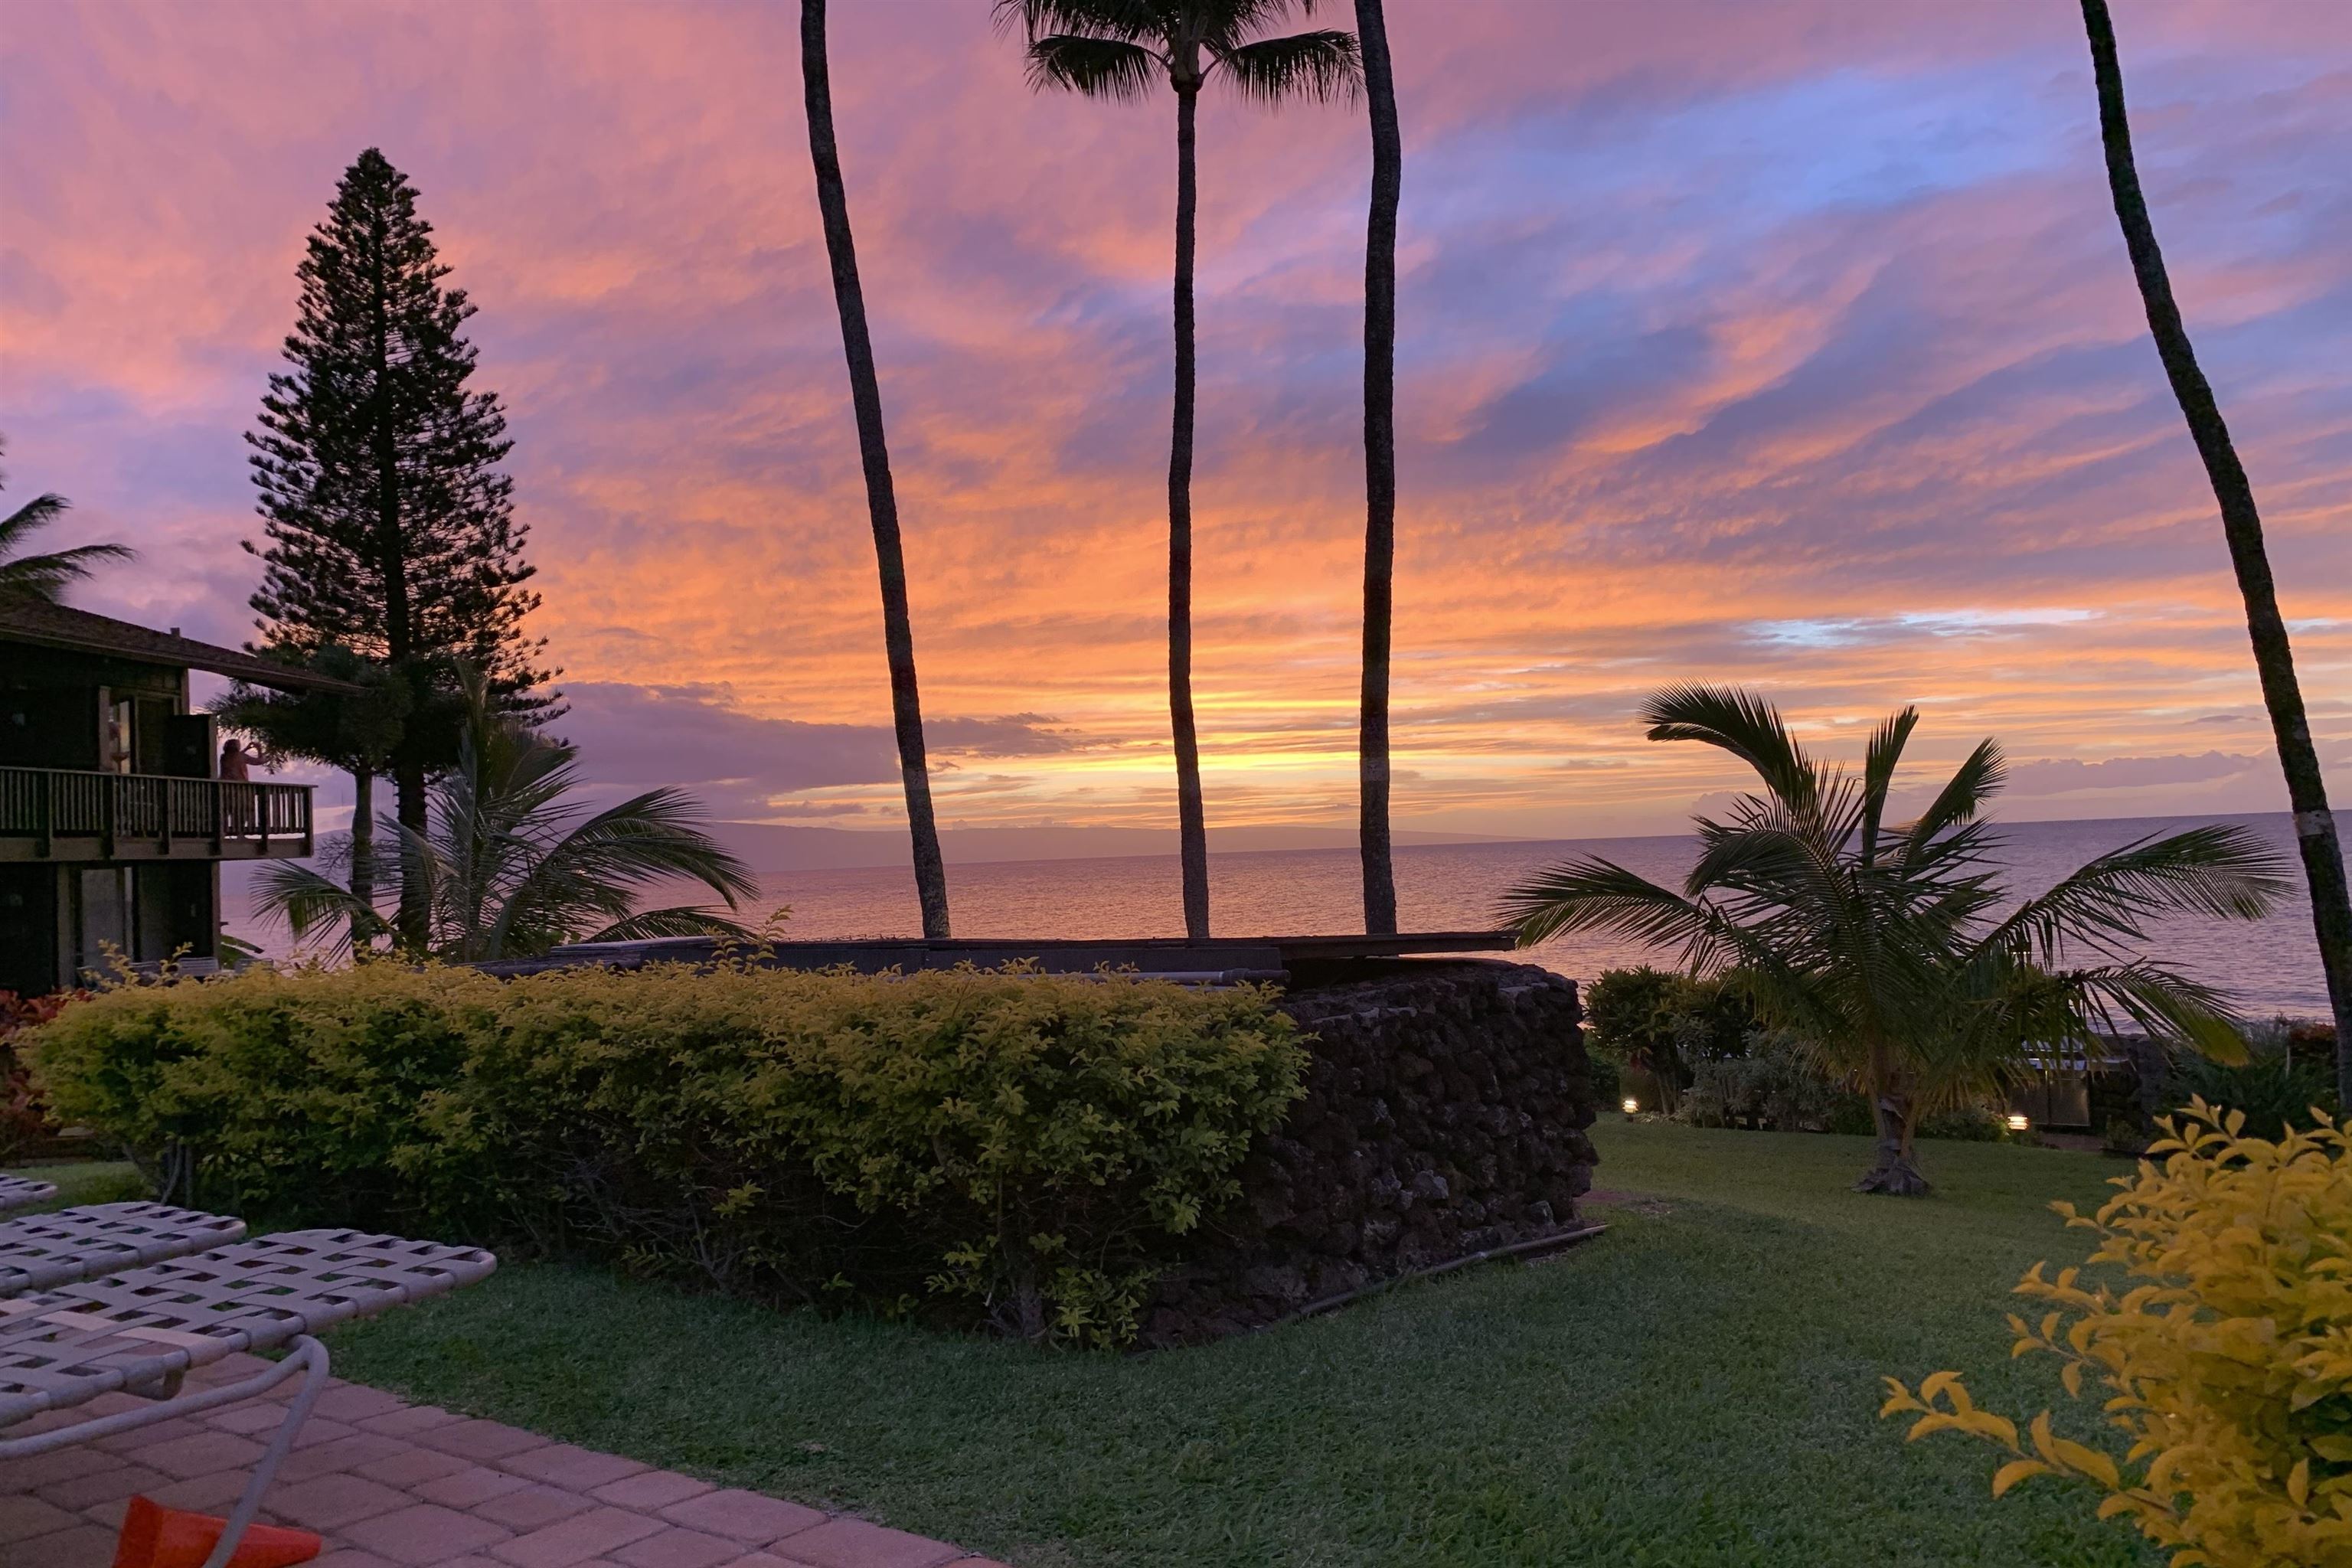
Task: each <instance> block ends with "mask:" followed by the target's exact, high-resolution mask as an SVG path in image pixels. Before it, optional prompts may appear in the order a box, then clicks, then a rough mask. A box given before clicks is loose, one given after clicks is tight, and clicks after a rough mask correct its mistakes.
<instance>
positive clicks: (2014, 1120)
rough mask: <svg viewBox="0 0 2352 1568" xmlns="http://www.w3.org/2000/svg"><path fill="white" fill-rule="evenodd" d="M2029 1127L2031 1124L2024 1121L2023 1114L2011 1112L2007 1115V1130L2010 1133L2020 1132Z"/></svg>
mask: <svg viewBox="0 0 2352 1568" xmlns="http://www.w3.org/2000/svg"><path fill="white" fill-rule="evenodd" d="M2031 1125H2032V1123H2031V1122H2029V1121H2026V1120H2025V1112H2023V1111H2021V1110H2012V1111H2011V1112H2010V1113H2009V1130H2010V1131H2011V1132H2022V1131H2025V1130H2026V1128H2028V1127H2029V1126H2031Z"/></svg>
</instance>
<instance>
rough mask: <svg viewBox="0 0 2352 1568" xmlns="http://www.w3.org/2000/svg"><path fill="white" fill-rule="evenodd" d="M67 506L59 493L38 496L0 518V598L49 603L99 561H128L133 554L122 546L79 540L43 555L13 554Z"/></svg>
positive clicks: (128, 547)
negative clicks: (70, 545) (74, 543)
mask: <svg viewBox="0 0 2352 1568" xmlns="http://www.w3.org/2000/svg"><path fill="white" fill-rule="evenodd" d="M71 505H72V503H71V502H70V501H68V500H66V498H65V497H63V496H60V495H37V496H35V497H34V498H33V499H32V500H28V501H26V503H25V504H24V505H23V506H20V507H18V508H17V509H16V510H14V511H12V512H10V513H9V514H8V515H7V516H5V517H0V597H13V598H19V599H38V600H40V601H42V602H43V603H45V604H51V605H54V604H56V603H57V602H58V595H61V594H63V593H64V592H65V591H66V590H67V589H68V588H69V587H71V586H72V585H73V584H76V583H79V582H80V581H81V580H82V579H83V578H85V577H88V576H89V574H90V570H91V568H92V567H94V566H95V565H96V564H97V563H100V562H101V561H129V560H131V559H132V558H134V557H135V556H136V555H137V554H138V552H136V551H134V550H132V549H131V547H130V546H129V545H127V544H81V545H77V546H75V547H74V548H73V549H71V550H53V551H50V552H48V553H47V554H44V555H20V554H18V553H17V552H18V551H20V550H22V549H23V548H24V547H25V542H26V540H28V539H30V538H32V536H33V535H34V534H36V533H38V532H39V531H41V530H42V529H44V528H47V526H48V525H49V524H51V523H53V522H55V521H57V520H58V518H59V517H61V516H63V515H64V513H65V511H66V510H67V508H68V507H69V506H71Z"/></svg>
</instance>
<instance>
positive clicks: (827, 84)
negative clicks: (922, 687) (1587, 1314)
mask: <svg viewBox="0 0 2352 1568" xmlns="http://www.w3.org/2000/svg"><path fill="white" fill-rule="evenodd" d="M801 82H802V86H803V91H804V94H805V96H806V99H807V101H808V128H809V160H810V162H811V163H814V165H815V168H816V205H817V210H818V212H819V213H820V214H821V215H822V216H823V218H824V248H825V254H826V255H827V256H828V257H829V258H831V259H832V262H833V300H834V304H835V307H836V308H837V309H838V310H839V311H840V314H841V347H842V353H843V355H844V356H845V358H846V359H847V360H848V362H849V398H850V403H851V405H852V406H853V407H854V408H855V409H856V415H857V450H858V456H859V458H861V459H862V460H863V462H864V464H865V468H866V513H867V515H868V517H869V518H870V519H871V520H872V521H873V525H874V560H875V565H876V567H877V570H878V571H879V573H880V574H881V579H882V642H883V647H884V648H885V650H886V651H887V656H888V658H889V663H890V719H891V724H892V727H893V728H894V729H895V730H896V731H897V733H898V772H899V775H900V777H901V778H902V779H903V780H904V782H905V784H906V789H907V829H908V835H909V837H911V838H912V840H913V849H914V864H915V896H916V898H917V899H918V900H919V902H920V903H921V905H922V911H923V934H924V935H925V936H926V937H931V938H939V937H944V936H946V935H947V934H948V874H947V866H946V863H945V862H944V861H943V860H942V859H941V858H940V833H939V826H938V824H937V823H936V822H935V821H934V820H933V818H932V816H931V775H930V766H929V762H928V760H927V759H926V757H925V755H924V748H923V705H922V701H921V699H920V697H919V694H918V693H917V690H916V687H915V628H914V621H913V617H912V616H910V615H909V614H908V608H907V562H906V557H905V554H904V552H903V550H902V549H901V546H900V543H899V539H898V493H897V491H896V490H895V489H894V488H893V487H892V485H891V482H890V450H889V447H887V445H886V444H885V442H884V440H883V434H882V384H881V380H880V378H879V377H878V376H877V374H875V370H874V343H873V340H872V338H871V337H870V335H869V334H868V333H867V331H866V294H865V291H864V289H861V288H860V287H859V285H858V281H857V250H856V244H855V242H854V240H853V239H852V237H851V235H850V229H849V193H848V189H847V187H846V186H845V185H844V184H843V183H842V178H841V150H840V148H839V146H838V145H836V143H835V141H834V133H833V83H832V79H831V75H830V73H829V71H828V70H827V68H826V62H825V45H824V0H801Z"/></svg>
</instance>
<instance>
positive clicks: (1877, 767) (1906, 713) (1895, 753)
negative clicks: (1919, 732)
mask: <svg viewBox="0 0 2352 1568" xmlns="http://www.w3.org/2000/svg"><path fill="white" fill-rule="evenodd" d="M1918 727H1919V710H1917V709H1916V708H1906V709H1904V710H1903V711H1902V712H1900V713H1896V714H1894V715H1892V716H1890V717H1889V718H1887V719H1886V720H1885V721H1884V722H1882V723H1881V724H1880V725H1879V726H1878V731H1877V732H1876V733H1875V734H1874V735H1872V736H1871V737H1870V750H1869V751H1868V752H1865V753H1864V756H1863V763H1862V863H1863V864H1864V865H1865V866H1869V865H1873V864H1875V863H1876V861H1877V859H1878V826H1879V824H1880V823H1881V822H1882V821H1883V820H1885V816H1886V795H1887V792H1888V791H1889V790H1891V789H1892V788H1894V786H1895V765H1896V764H1897V763H1900V762H1902V760H1903V747H1904V745H1905V743H1906V742H1908V741H1909V740H1910V739H1911V731H1914V730H1916V729H1917V728H1918Z"/></svg>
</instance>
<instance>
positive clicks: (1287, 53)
mask: <svg viewBox="0 0 2352 1568" xmlns="http://www.w3.org/2000/svg"><path fill="white" fill-rule="evenodd" d="M1212 52H1213V54H1214V55H1215V56H1216V58H1217V63H1218V64H1220V65H1222V66H1223V68H1224V70H1225V79H1226V80H1227V81H1228V82H1230V83H1231V84H1232V85H1233V88H1234V91H1236V92H1238V93H1240V94H1241V95H1242V96H1243V97H1244V98H1246V99H1250V100H1255V102H1258V103H1263V104H1265V105H1267V106H1269V107H1273V106H1277V105H1280V104H1282V103H1285V102H1287V101H1289V100H1292V99H1297V98H1303V99H1307V100H1312V101H1314V102H1317V103H1330V102H1333V101H1335V100H1336V101H1340V102H1348V103H1352V102H1354V101H1355V100H1356V99H1357V98H1358V97H1360V95H1361V94H1362V92H1363V88H1364V60H1363V56H1362V54H1361V53H1360V51H1359V49H1358V47H1357V45H1356V35H1355V34H1353V33H1343V32H1340V31H1339V30H1338V29H1337V28H1329V27H1327V28H1323V29H1320V30H1318V31H1316V32H1312V33H1294V34H1292V35H1291V36H1290V37H1283V38H1260V39H1257V40H1256V41H1255V42H1253V43H1247V44H1242V45H1239V46H1235V47H1215V46H1213V47H1212Z"/></svg>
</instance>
